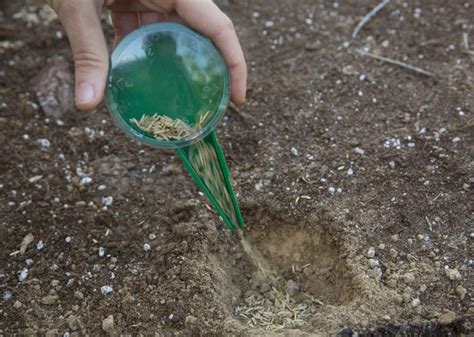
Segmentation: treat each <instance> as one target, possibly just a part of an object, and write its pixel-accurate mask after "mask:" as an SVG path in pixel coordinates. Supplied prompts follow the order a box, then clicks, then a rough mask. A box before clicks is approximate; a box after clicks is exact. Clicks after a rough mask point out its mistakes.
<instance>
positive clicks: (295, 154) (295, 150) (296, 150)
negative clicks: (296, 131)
mask: <svg viewBox="0 0 474 337" xmlns="http://www.w3.org/2000/svg"><path fill="white" fill-rule="evenodd" d="M290 151H291V154H292V155H293V156H299V155H300V153H299V151H298V149H297V148H296V147H292V148H291V150H290Z"/></svg>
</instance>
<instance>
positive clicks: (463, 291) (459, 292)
mask: <svg viewBox="0 0 474 337" xmlns="http://www.w3.org/2000/svg"><path fill="white" fill-rule="evenodd" d="M456 294H457V295H458V296H459V298H460V299H461V300H463V299H464V298H465V297H466V294H467V289H466V288H464V287H463V286H461V285H459V286H457V287H456Z"/></svg>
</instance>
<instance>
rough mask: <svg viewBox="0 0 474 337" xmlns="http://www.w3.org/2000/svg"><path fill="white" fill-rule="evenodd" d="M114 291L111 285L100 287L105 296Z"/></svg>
mask: <svg viewBox="0 0 474 337" xmlns="http://www.w3.org/2000/svg"><path fill="white" fill-rule="evenodd" d="M112 291H114V289H113V288H112V287H111V286H102V287H100V292H101V294H102V295H104V296H105V295H108V294H110V293H111V292H112Z"/></svg>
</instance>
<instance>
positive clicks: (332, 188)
mask: <svg viewBox="0 0 474 337" xmlns="http://www.w3.org/2000/svg"><path fill="white" fill-rule="evenodd" d="M328 192H329V194H331V195H334V193H336V189H335V188H334V187H329V188H328Z"/></svg>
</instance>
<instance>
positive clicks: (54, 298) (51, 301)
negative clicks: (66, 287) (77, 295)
mask: <svg viewBox="0 0 474 337" xmlns="http://www.w3.org/2000/svg"><path fill="white" fill-rule="evenodd" d="M58 299H59V296H58V295H48V296H45V297H43V298H42V299H41V303H43V304H45V305H52V304H54V303H56V302H57V300H58Z"/></svg>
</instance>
